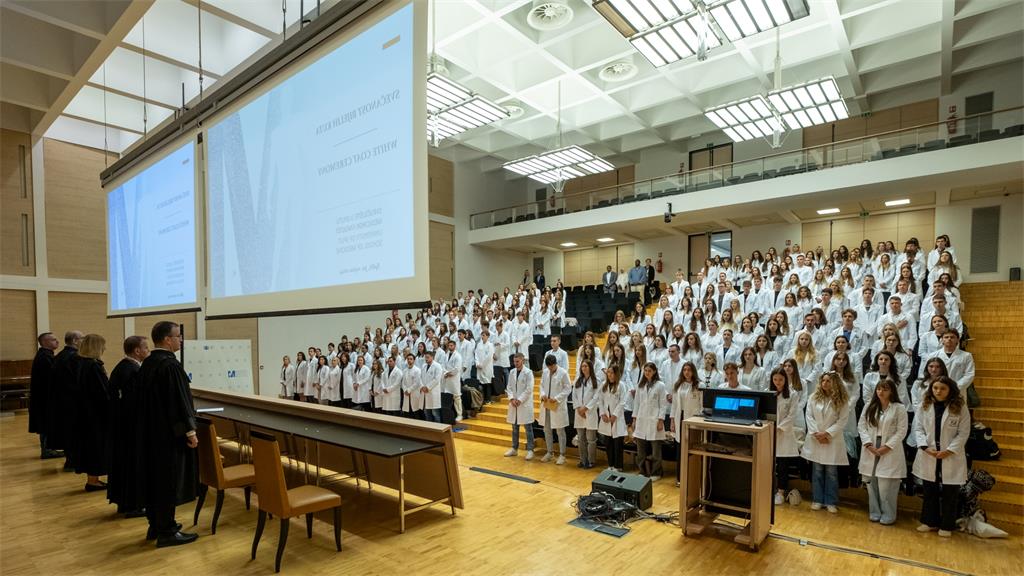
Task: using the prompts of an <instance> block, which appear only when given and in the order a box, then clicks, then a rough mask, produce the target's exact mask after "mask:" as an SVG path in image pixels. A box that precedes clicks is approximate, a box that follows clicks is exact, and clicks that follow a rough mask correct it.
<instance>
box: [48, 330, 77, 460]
mask: <svg viewBox="0 0 1024 576" xmlns="http://www.w3.org/2000/svg"><path fill="white" fill-rule="evenodd" d="M84 336H85V335H84V334H82V333H81V332H80V331H78V330H68V331H67V332H65V333H64V348H63V349H62V350H61V351H60V352H58V353H57V356H56V357H55V358H54V361H53V380H51V382H50V397H49V399H48V401H47V403H46V447H47V448H50V449H53V450H64V456H65V458H66V461H65V462H64V469H65V470H70V469H71V468H72V467H73V466H74V463H75V453H74V452H75V451H74V447H75V442H74V440H75V438H74V432H73V430H74V426H73V424H74V422H75V416H76V414H77V413H78V407H77V406H76V405H75V380H76V374H77V371H76V362H77V357H78V345H79V344H81V342H82V338H83V337H84Z"/></svg>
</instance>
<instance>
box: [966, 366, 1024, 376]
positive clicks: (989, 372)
mask: <svg viewBox="0 0 1024 576" xmlns="http://www.w3.org/2000/svg"><path fill="white" fill-rule="evenodd" d="M974 374H975V376H981V377H983V378H1020V375H1021V371H1020V370H993V369H989V368H978V369H977V370H975V371H974Z"/></svg>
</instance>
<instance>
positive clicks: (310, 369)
mask: <svg viewBox="0 0 1024 576" xmlns="http://www.w3.org/2000/svg"><path fill="white" fill-rule="evenodd" d="M319 370H320V361H319V359H318V358H317V357H316V351H315V350H314V351H313V353H311V354H310V355H309V361H308V362H306V392H305V394H306V400H307V401H309V402H312V403H314V404H319V403H320V390H319V388H318V386H319V384H320V383H319V381H318V380H317V373H318V371H319Z"/></svg>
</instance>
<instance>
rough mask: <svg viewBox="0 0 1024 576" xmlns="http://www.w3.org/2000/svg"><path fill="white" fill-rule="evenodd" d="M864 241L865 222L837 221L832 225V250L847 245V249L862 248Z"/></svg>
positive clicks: (855, 220) (857, 219) (853, 219)
mask: <svg viewBox="0 0 1024 576" xmlns="http://www.w3.org/2000/svg"><path fill="white" fill-rule="evenodd" d="M863 239H864V221H863V220H861V219H860V218H847V219H844V220H835V221H833V223H832V249H833V250H834V249H836V248H839V247H840V246H843V245H845V246H846V247H847V248H853V247H854V246H860V241H861V240H863Z"/></svg>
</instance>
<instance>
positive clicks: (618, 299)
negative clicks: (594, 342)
mask: <svg viewBox="0 0 1024 576" xmlns="http://www.w3.org/2000/svg"><path fill="white" fill-rule="evenodd" d="M577 288H579V290H577ZM639 299H640V294H638V293H635V292H633V293H630V294H616V295H615V296H614V297H612V296H611V295H609V294H605V293H604V288H603V287H602V286H594V285H592V286H582V287H581V286H574V287H573V288H572V290H571V291H570V292H569V296H568V301H567V302H566V304H565V315H566V316H568V317H572V318H576V321H577V325H578V326H579V329H580V331H581V332H586V331H587V330H590V331H591V332H604V331H605V330H606V329H607V328H608V325H609V324H611V321H612V319H613V318H614V317H615V311H616V310H624V311H625V310H632V309H633V306H634V303H635V302H636V301H637V300H639Z"/></svg>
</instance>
